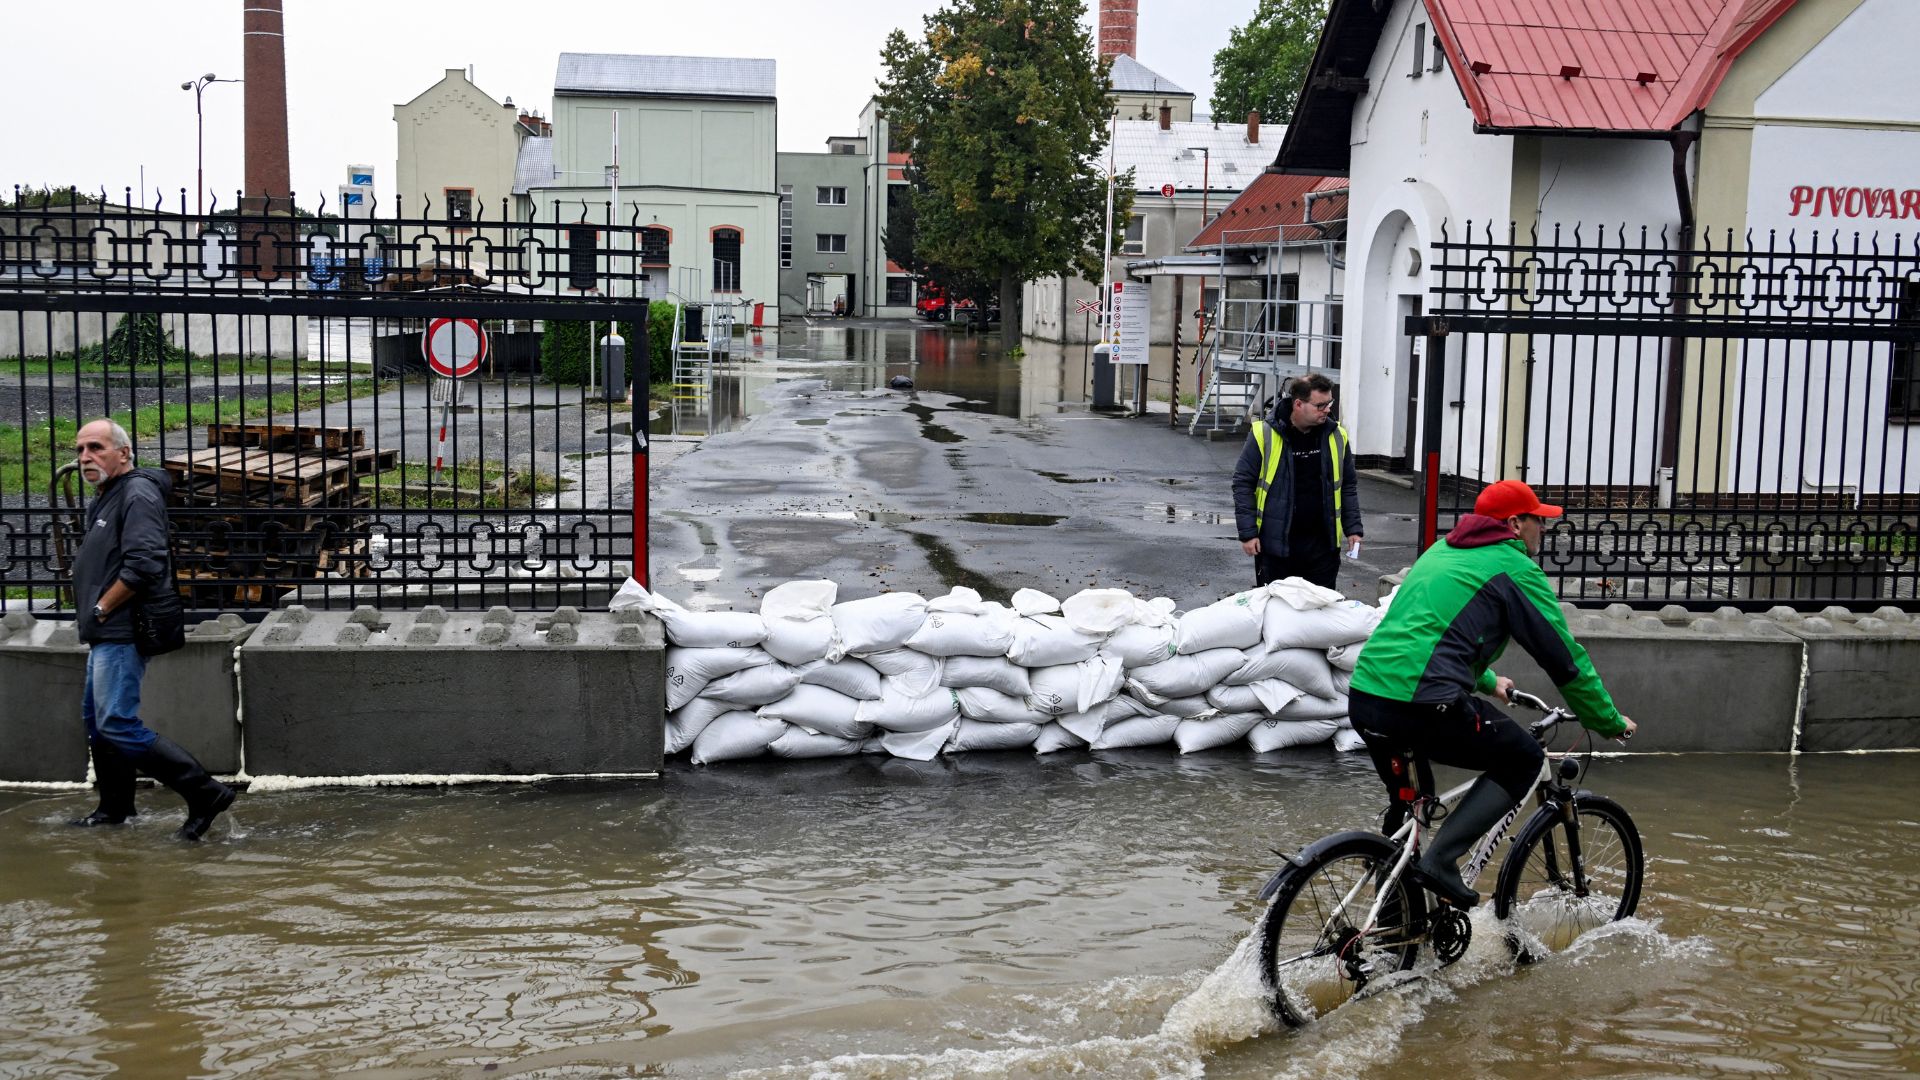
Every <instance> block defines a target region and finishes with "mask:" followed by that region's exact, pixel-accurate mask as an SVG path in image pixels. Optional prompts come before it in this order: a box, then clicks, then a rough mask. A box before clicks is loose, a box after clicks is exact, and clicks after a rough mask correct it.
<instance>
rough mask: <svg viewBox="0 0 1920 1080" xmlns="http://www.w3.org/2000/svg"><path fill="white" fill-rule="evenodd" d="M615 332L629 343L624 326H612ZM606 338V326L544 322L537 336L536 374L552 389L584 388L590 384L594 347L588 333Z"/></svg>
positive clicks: (572, 320) (578, 322)
mask: <svg viewBox="0 0 1920 1080" xmlns="http://www.w3.org/2000/svg"><path fill="white" fill-rule="evenodd" d="M614 330H615V332H617V333H618V334H619V335H620V336H621V337H624V338H626V339H627V340H628V341H632V340H633V337H632V335H631V334H628V333H627V330H626V328H625V327H624V326H621V325H619V324H615V326H614ZM590 332H591V333H592V334H594V335H599V336H601V337H604V336H606V333H607V324H606V323H604V322H600V323H588V322H585V321H581V320H574V319H568V320H564V321H563V320H560V319H548V320H547V329H546V332H545V333H544V334H542V335H541V337H540V373H541V374H543V375H545V376H546V377H547V381H548V382H551V383H553V384H554V385H555V386H585V385H587V383H588V382H589V381H590V379H589V376H590V375H591V371H590V370H589V368H590V365H591V364H592V362H593V356H594V350H595V348H596V346H594V344H593V342H592V339H591V338H590V337H589V333H590Z"/></svg>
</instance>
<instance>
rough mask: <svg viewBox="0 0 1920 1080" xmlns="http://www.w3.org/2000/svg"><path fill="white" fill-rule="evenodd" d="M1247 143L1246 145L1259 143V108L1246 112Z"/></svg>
mask: <svg viewBox="0 0 1920 1080" xmlns="http://www.w3.org/2000/svg"><path fill="white" fill-rule="evenodd" d="M1247 145H1248V146H1258V145H1260V110H1259V109H1255V110H1253V111H1252V112H1250V113H1248V114H1247Z"/></svg>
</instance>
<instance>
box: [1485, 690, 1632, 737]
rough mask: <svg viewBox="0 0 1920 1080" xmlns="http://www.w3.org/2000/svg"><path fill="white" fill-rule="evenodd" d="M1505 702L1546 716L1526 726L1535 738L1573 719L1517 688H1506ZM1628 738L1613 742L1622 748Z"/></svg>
mask: <svg viewBox="0 0 1920 1080" xmlns="http://www.w3.org/2000/svg"><path fill="white" fill-rule="evenodd" d="M1507 700H1508V701H1510V702H1512V703H1513V704H1515V705H1524V706H1526V707H1527V708H1529V709H1532V710H1534V711H1535V712H1543V713H1546V714H1547V715H1545V716H1543V717H1541V718H1540V719H1538V720H1535V721H1534V722H1533V723H1531V724H1528V725H1527V730H1528V731H1529V732H1532V733H1533V735H1534V737H1535V738H1540V739H1544V738H1545V737H1546V734H1547V733H1548V732H1550V731H1552V730H1553V729H1554V728H1555V727H1556V726H1557V725H1558V724H1559V723H1560V721H1562V720H1571V719H1573V713H1572V712H1571V711H1569V710H1568V709H1566V708H1564V707H1562V706H1554V705H1548V704H1547V703H1546V702H1545V701H1544V700H1542V699H1540V698H1538V697H1535V696H1534V695H1532V694H1527V693H1522V692H1521V691H1520V690H1519V688H1517V687H1508V688H1507ZM1630 738H1632V736H1631V735H1628V734H1622V735H1618V736H1615V737H1614V740H1613V741H1614V742H1617V743H1620V744H1621V745H1623V746H1624V745H1625V744H1626V741H1627V740H1628V739H1630Z"/></svg>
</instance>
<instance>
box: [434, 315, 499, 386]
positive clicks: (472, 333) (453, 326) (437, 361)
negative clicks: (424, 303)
mask: <svg viewBox="0 0 1920 1080" xmlns="http://www.w3.org/2000/svg"><path fill="white" fill-rule="evenodd" d="M420 353H421V355H422V356H425V357H426V359H427V366H428V367H430V368H432V369H433V373H434V374H435V375H440V376H444V377H446V378H449V379H464V378H466V377H467V376H469V375H471V374H473V373H474V372H475V371H476V370H478V369H479V367H480V361H481V360H482V359H483V358H485V357H486V355H487V334H486V331H484V330H482V329H480V321H479V320H478V319H435V320H433V321H432V322H430V323H428V324H427V332H426V333H424V334H422V335H420Z"/></svg>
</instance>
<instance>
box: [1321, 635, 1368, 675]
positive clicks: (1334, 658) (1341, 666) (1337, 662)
mask: <svg viewBox="0 0 1920 1080" xmlns="http://www.w3.org/2000/svg"><path fill="white" fill-rule="evenodd" d="M1366 644H1367V643H1366V642H1364V641H1356V642H1354V643H1353V644H1351V645H1335V646H1334V647H1333V648H1331V649H1328V650H1327V663H1328V664H1330V665H1332V667H1333V669H1334V670H1335V671H1352V670H1353V669H1354V668H1356V667H1359V666H1360V650H1361V648H1363V647H1364V646H1365V645H1366Z"/></svg>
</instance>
